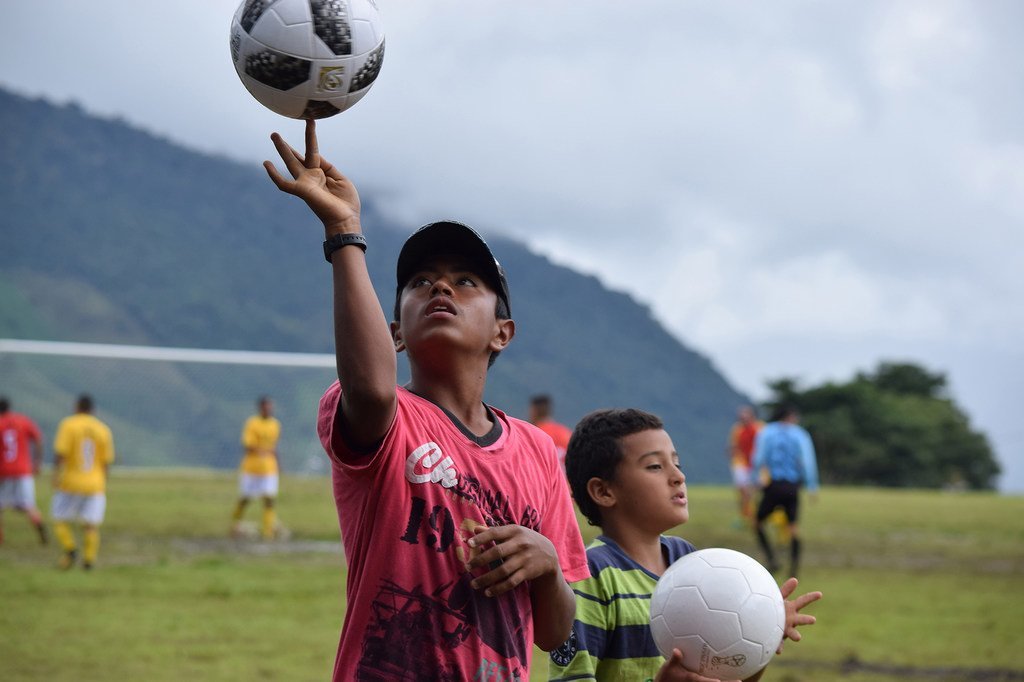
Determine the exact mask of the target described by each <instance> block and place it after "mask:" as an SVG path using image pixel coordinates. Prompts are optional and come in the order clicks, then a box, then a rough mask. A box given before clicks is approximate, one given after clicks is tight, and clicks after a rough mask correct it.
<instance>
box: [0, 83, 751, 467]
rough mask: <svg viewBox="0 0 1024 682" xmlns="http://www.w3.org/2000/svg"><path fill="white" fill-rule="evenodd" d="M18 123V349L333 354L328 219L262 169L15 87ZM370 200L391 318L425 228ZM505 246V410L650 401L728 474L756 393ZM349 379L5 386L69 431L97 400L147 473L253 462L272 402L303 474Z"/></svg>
mask: <svg viewBox="0 0 1024 682" xmlns="http://www.w3.org/2000/svg"><path fill="white" fill-rule="evenodd" d="M0 126H2V129H3V130H4V135H3V137H2V139H0V146H2V154H0V173H2V177H3V178H4V182H3V183H0V206H2V208H3V243H4V248H3V249H0V338H17V339H43V340H53V341H77V342H95V343H113V344H137V345H155V346H176V347H187V348H214V349H245V350H262V351H287V352H295V351H301V352H310V353H330V352H331V350H332V348H331V344H332V332H331V317H330V311H331V308H330V304H331V300H330V277H329V274H328V269H327V265H326V264H325V263H324V262H323V255H322V253H321V251H320V242H321V240H322V236H321V232H320V228H319V225H318V224H317V223H316V221H315V220H314V219H313V218H311V216H310V215H309V214H308V213H307V210H306V208H305V207H304V206H302V205H301V203H300V202H298V201H296V200H294V199H293V198H292V197H288V196H285V195H283V194H281V193H279V192H277V191H275V190H274V189H273V187H272V186H271V185H270V183H269V181H268V180H267V178H266V176H265V173H264V171H263V169H262V168H260V167H259V165H257V164H252V165H250V164H244V165H243V164H240V163H238V162H235V161H232V160H229V159H226V158H220V157H215V156H211V155H207V154H201V153H197V152H195V151H191V150H188V149H185V148H182V147H181V146H178V145H176V144H173V143H171V142H169V141H167V140H164V139H161V138H159V137H157V136H154V135H152V134H150V133H148V132H145V131H143V130H140V129H138V128H136V127H133V126H131V125H128V124H127V123H125V122H124V121H120V120H108V119H102V118H97V117H95V116H91V115H88V114H87V113H85V112H83V111H82V110H81V109H80V108H79V107H77V106H76V105H74V104H70V105H65V106H56V105H53V104H51V103H48V102H46V101H43V100H32V99H26V98H24V97H21V96H18V95H16V94H13V93H11V92H8V91H4V90H0ZM363 200H364V217H363V223H364V229H365V230H366V232H367V238H368V240H369V242H370V248H369V251H368V252H367V257H368V261H369V267H370V271H371V272H372V273H373V275H374V284H375V286H376V289H377V291H378V292H379V293H380V295H381V299H382V305H383V306H384V310H385V311H386V312H387V313H389V314H390V311H391V308H392V305H393V296H394V282H393V277H394V275H393V272H394V262H395V259H396V257H397V253H398V249H399V247H400V245H401V243H402V241H403V239H404V237H405V236H406V235H408V234H409V233H410V232H411V231H412V230H413V229H415V227H416V226H415V225H406V224H395V223H394V222H392V221H389V220H388V219H386V218H385V217H384V216H383V215H382V214H381V212H380V211H379V210H378V208H377V206H376V204H375V201H374V197H373V196H372V195H369V196H364V197H363ZM444 217H454V218H457V216H444ZM489 241H490V243H491V245H492V248H493V249H494V251H495V252H496V253H497V254H498V255H499V258H500V259H501V261H502V264H503V265H504V266H505V268H506V270H507V271H508V275H509V280H510V284H511V288H512V301H513V310H514V313H515V318H516V324H517V336H516V339H515V341H514V342H513V344H512V346H511V347H510V349H509V350H507V351H506V352H505V353H503V354H502V357H501V358H500V359H499V360H498V362H497V363H496V364H495V366H494V367H493V369H492V370H491V378H490V381H489V386H488V394H487V400H488V402H491V403H493V404H495V405H497V406H499V407H502V408H503V409H505V410H506V411H508V412H509V413H511V414H513V415H516V416H525V413H526V405H527V402H528V399H529V396H530V395H531V394H533V393H537V392H546V393H550V394H551V395H552V396H553V397H554V399H555V404H556V416H557V417H558V418H559V419H560V420H561V421H563V422H566V423H569V424H570V425H571V424H572V423H573V422H574V421H575V420H576V419H578V418H579V417H581V416H582V415H583V414H585V413H587V412H589V411H590V410H593V409H596V408H600V407H610V406H637V407H641V408H644V409H648V410H651V411H653V412H655V413H657V414H659V415H661V416H662V418H663V419H664V420H665V422H666V425H667V428H668V429H669V432H670V433H671V434H672V436H673V439H674V441H675V444H676V447H677V448H678V449H679V450H680V453H681V454H682V456H683V460H684V469H685V470H686V472H687V475H688V476H689V477H690V479H691V480H692V481H700V482H711V481H716V482H721V481H725V480H727V466H726V464H727V463H726V461H725V458H724V456H723V447H724V441H725V437H726V432H727V430H728V428H729V425H730V423H731V421H732V417H733V415H734V413H735V408H736V406H737V405H738V404H739V403H740V402H742V401H744V397H743V396H741V395H740V394H738V393H737V392H736V391H735V390H734V389H733V388H731V387H730V386H729V385H728V384H727V382H726V381H725V380H724V379H723V378H722V376H721V375H720V374H719V373H718V372H717V371H716V370H715V369H714V367H713V366H712V364H711V362H710V361H709V360H708V359H707V358H705V357H703V356H701V355H699V354H698V353H696V352H694V351H693V350H691V349H688V348H686V347H685V346H684V345H682V344H681V343H680V342H679V341H678V340H676V339H674V338H673V337H672V336H671V335H670V334H668V333H667V332H666V331H665V330H664V329H663V328H662V327H661V326H660V325H659V324H658V323H657V322H656V321H655V320H654V318H653V317H652V315H651V312H650V311H649V310H648V309H647V308H645V307H644V306H642V305H640V304H638V303H637V302H636V301H634V300H633V299H631V298H630V297H629V296H626V295H624V294H621V293H617V292H613V291H609V290H608V289H606V288H605V287H603V286H602V285H601V284H600V283H599V282H598V281H597V280H596V279H595V278H593V277H588V276H584V275H581V274H579V273H577V272H574V271H572V270H570V269H567V268H564V267H560V266H557V265H554V264H553V263H551V262H550V261H549V260H547V259H546V258H544V257H542V256H538V255H536V254H534V253H532V252H530V251H529V250H528V249H527V248H526V247H525V246H524V245H522V244H520V243H518V242H515V241H511V240H508V239H504V238H498V237H494V238H491V239H489ZM400 366H402V367H403V371H404V363H400ZM332 377H333V372H332V370H330V369H291V368H276V367H272V368H266V367H260V368H250V367H242V366H238V365H234V366H220V365H200V364H196V363H152V362H146V361H140V360H119V361H115V360H104V359H93V360H83V359H69V358H62V357H56V356H27V355H20V354H14V353H0V391H3V392H4V393H6V394H8V395H9V396H10V397H11V398H12V400H13V403H14V407H15V409H17V410H22V411H25V412H28V413H29V414H32V415H33V416H35V417H36V418H37V420H38V421H39V422H40V425H41V426H43V427H44V429H45V430H46V431H47V433H49V434H52V433H53V429H54V427H55V425H56V421H57V420H58V419H59V418H60V417H61V416H63V415H64V414H66V413H67V412H68V411H70V409H71V406H72V401H73V397H74V395H75V394H77V393H78V392H81V391H88V392H91V393H92V394H93V395H94V396H95V398H96V400H97V405H98V412H99V414H100V416H101V417H103V418H105V419H106V420H108V421H109V422H110V423H111V425H112V427H113V428H114V432H115V437H116V438H117V441H118V450H119V456H120V459H121V462H122V463H127V464H144V465H180V464H189V465H192V464H202V465H212V466H218V467H226V466H233V465H234V464H235V462H236V460H237V457H238V445H237V442H238V432H239V430H240V428H241V423H242V420H243V419H244V418H245V416H247V415H248V414H249V413H250V412H251V411H252V407H253V402H254V400H255V398H256V396H257V395H259V394H262V393H268V394H271V395H272V396H274V398H275V400H276V402H277V406H278V410H277V411H278V414H279V416H280V417H281V419H282V422H283V423H284V426H285V434H284V440H283V445H282V453H283V460H284V464H285V466H286V467H288V466H291V467H293V468H307V467H309V466H311V465H310V464H309V463H310V462H314V461H317V453H316V449H317V448H316V441H315V434H314V430H313V429H314V427H313V424H314V418H315V410H316V400H317V399H318V397H319V394H320V392H322V390H323V388H324V387H325V385H326V384H327V383H328V382H329V381H330V380H331V379H332ZM403 379H404V377H403Z"/></svg>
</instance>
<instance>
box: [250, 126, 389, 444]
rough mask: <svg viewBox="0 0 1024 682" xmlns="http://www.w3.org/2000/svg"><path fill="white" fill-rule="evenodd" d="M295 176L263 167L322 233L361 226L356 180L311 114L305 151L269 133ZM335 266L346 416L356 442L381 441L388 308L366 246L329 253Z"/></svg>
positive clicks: (336, 343)
mask: <svg viewBox="0 0 1024 682" xmlns="http://www.w3.org/2000/svg"><path fill="white" fill-rule="evenodd" d="M270 137H271V140H273V142H274V146H275V147H276V148H277V152H278V154H280V156H281V161H282V162H283V163H284V165H285V168H287V170H288V172H289V173H290V174H291V176H292V179H291V180H289V179H287V178H285V177H284V176H283V175H282V174H281V173H280V172H278V170H277V169H276V168H275V167H274V164H272V163H271V162H270V161H265V162H264V164H263V165H264V167H265V168H266V170H267V173H268V174H269V175H270V179H271V180H273V182H274V184H275V185H277V188H278V189H280V190H281V191H282V192H287V193H288V194H292V195H294V196H297V197H299V198H300V199H302V200H303V201H305V202H306V205H307V206H309V208H310V210H312V211H313V213H314V214H315V215H316V216H317V217H318V218H319V219H320V221H321V222H322V223H323V226H324V236H325V238H329V237H332V236H334V235H337V234H361V233H362V226H361V224H360V221H359V209H360V204H359V193H358V192H357V191H356V188H355V185H353V184H352V182H351V181H349V179H348V178H346V177H345V176H344V175H342V174H341V172H340V171H339V170H338V169H337V168H336V167H335V166H333V165H332V164H331V163H329V162H328V161H327V160H326V159H324V158H323V157H321V156H320V151H319V148H318V143H317V137H316V125H315V123H314V122H313V121H312V120H308V121H306V140H305V142H306V149H305V154H299V152H297V151H296V150H295V149H293V148H292V147H291V146H289V145H288V143H286V142H285V141H284V139H283V138H282V137H281V136H280V135H278V134H277V133H274V134H273V135H271V136H270ZM331 267H332V268H333V274H334V349H335V358H336V361H337V369H338V379H339V381H340V382H341V388H342V397H341V417H342V419H343V421H344V427H345V434H346V436H347V439H348V441H349V442H350V444H351V445H352V446H354V447H363V446H370V445H373V444H375V443H377V442H378V441H379V440H380V439H381V438H382V437H383V436H384V434H385V433H386V432H387V429H388V428H389V427H390V425H391V421H392V419H393V417H394V414H395V406H396V404H397V398H396V396H395V382H396V381H397V360H396V357H395V348H394V345H393V342H392V339H391V332H390V330H389V328H388V324H387V320H386V319H385V318H384V312H383V310H381V307H380V302H379V301H378V300H377V294H376V293H375V292H374V290H373V284H372V283H371V281H370V275H369V272H368V271H367V268H366V258H365V256H364V254H363V251H362V250H361V249H359V248H358V247H356V246H345V247H343V248H340V249H338V250H337V251H335V252H334V254H333V255H332V258H331Z"/></svg>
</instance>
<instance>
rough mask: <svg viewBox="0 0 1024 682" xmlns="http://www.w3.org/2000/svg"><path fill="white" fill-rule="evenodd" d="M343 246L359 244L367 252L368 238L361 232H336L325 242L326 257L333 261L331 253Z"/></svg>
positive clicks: (328, 260)
mask: <svg viewBox="0 0 1024 682" xmlns="http://www.w3.org/2000/svg"><path fill="white" fill-rule="evenodd" d="M343 246H358V247H359V248H360V249H362V250H363V252H364V253H365V252H366V238H365V237H363V235H361V234H335V235H331V236H330V237H329V238H328V239H327V241H325V242H324V258H325V259H326V260H327V262H328V263H330V262H331V254H333V253H334V252H335V251H337V250H338V249H340V248H341V247H343Z"/></svg>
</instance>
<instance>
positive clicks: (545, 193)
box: [0, 0, 1024, 492]
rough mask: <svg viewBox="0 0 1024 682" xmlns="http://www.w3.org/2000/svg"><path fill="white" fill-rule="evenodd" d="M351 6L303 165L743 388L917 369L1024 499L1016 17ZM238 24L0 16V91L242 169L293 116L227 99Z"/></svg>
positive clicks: (58, 3) (933, 12)
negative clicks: (373, 16)
mask: <svg viewBox="0 0 1024 682" xmlns="http://www.w3.org/2000/svg"><path fill="white" fill-rule="evenodd" d="M377 1H378V4H379V5H380V8H381V13H382V16H383V20H384V25H385V30H386V33H387V55H386V57H385V60H384V68H383V70H382V72H381V75H380V78H379V79H378V81H377V83H376V84H375V85H374V87H373V89H372V90H371V92H370V93H369V94H368V95H367V97H366V98H365V99H364V100H363V101H362V102H360V103H359V104H358V105H357V106H356V107H355V108H353V109H351V110H349V111H347V112H345V113H344V114H341V115H339V116H336V117H334V118H331V119H328V120H326V121H324V122H323V123H322V126H321V137H322V141H321V150H322V151H323V152H324V154H325V156H327V157H328V158H330V159H332V160H333V161H334V162H336V163H338V164H339V165H340V166H341V167H342V168H344V169H345V170H346V172H348V174H349V175H350V176H351V177H352V178H353V179H354V180H355V181H356V183H357V184H358V185H360V186H362V187H364V188H365V189H366V190H368V191H369V190H375V191H376V192H379V193H384V195H385V196H388V197H390V198H391V199H390V203H389V207H390V210H392V211H394V212H395V214H396V216H398V217H402V218H405V219H408V220H409V221H410V222H411V223H419V222H424V221H426V220H427V219H432V218H436V217H439V216H447V217H458V218H461V219H464V220H466V221H468V222H470V223H472V224H475V225H477V226H478V227H479V228H480V229H481V230H482V231H484V232H485V233H499V232H501V233H506V234H509V235H511V236H514V237H517V238H519V239H521V240H523V241H525V242H527V243H528V244H530V245H531V246H532V247H533V248H534V249H535V250H536V251H537V252H540V253H543V254H545V255H547V256H548V257H550V258H551V259H553V260H555V261H556V262H559V263H563V264H567V265H570V266H572V267H575V268H577V269H580V270H583V271H585V272H588V273H592V274H595V275H597V276H598V277H600V278H601V279H602V280H603V281H604V282H605V283H606V284H608V285H609V286H612V287H614V288H616V289H619V290H623V291H627V292H629V293H631V294H632V295H633V296H634V297H635V298H637V299H638V300H640V301H643V302H645V303H647V304H648V305H650V306H651V308H652V309H653V310H654V312H655V314H656V315H657V317H658V318H659V319H660V320H662V321H663V322H664V324H665V325H666V326H667V327H668V328H669V329H670V330H671V331H673V332H674V333H675V334H677V335H678V336H679V337H680V338H681V339H682V340H683V341H684V342H685V343H687V344H688V345H690V346H691V347H695V348H697V349H698V350H700V351H701V352H703V353H704V354H706V355H708V356H710V357H711V358H712V359H713V361H714V363H715V364H716V366H717V367H718V368H719V369H720V370H721V371H722V372H723V373H724V374H725V375H726V376H727V377H728V379H729V380H730V381H731V382H732V383H733V384H734V385H736V386H737V387H738V388H740V389H741V390H743V391H746V392H747V393H749V394H751V395H752V396H753V397H755V398H763V397H765V388H764V382H765V380H767V379H771V378H777V377H781V376H790V377H797V378H799V379H800V380H801V381H803V382H804V383H805V384H813V383H816V382H819V381H822V380H825V379H836V380H846V379H848V378H850V377H851V376H852V375H853V373H854V372H855V371H857V370H871V369H873V368H874V367H875V365H876V364H877V363H878V362H879V361H880V360H910V361H915V362H919V363H922V364H924V365H925V366H927V367H928V368H929V369H931V370H933V371H940V372H944V373H945V374H946V375H947V376H948V378H949V381H950V386H951V389H952V394H953V397H954V398H955V399H957V400H958V401H959V402H960V403H961V404H962V405H963V406H964V408H965V409H966V410H967V411H968V413H969V415H970V417H971V418H972V420H973V423H974V424H975V425H976V426H977V427H979V428H982V429H984V430H985V431H986V432H987V433H988V434H989V436H990V438H991V439H992V441H993V444H994V445H995V447H996V449H997V453H998V455H999V458H1000V460H1001V461H1002V463H1003V465H1004V468H1005V472H1006V475H1005V476H1004V479H1003V481H1002V487H1003V489H1005V490H1011V491H1015V492H1024V447H1022V445H1021V443H1022V441H1024V419H1022V418H1021V417H1020V416H1019V411H1018V410H1017V407H1016V402H1017V400H1020V399H1021V397H1022V395H1024V343H1022V341H1024V305H1022V299H1024V40H1022V37H1024V3H1019V2H1016V1H1015V0H964V1H943V0H927V1H914V0H885V1H872V0H846V1H836V2H820V1H810V0H803V1H798V0H774V1H772V2H729V1H722V0H699V1H698V0H694V1H685V0H632V1H631V2H628V3H624V2H621V1H616V2H611V1H608V0H586V1H585V2H584V1H582V0H579V1H577V2H569V1H568V0H520V1H519V2H515V3H509V2H497V1H488V0H377ZM236 5H237V2H235V0H179V2H176V3H173V4H171V5H168V4H167V3H149V2H139V1H138V0H104V2H101V3H95V2H94V3H82V2H76V1H73V0H50V1H48V2H46V3H35V2H19V3H12V4H11V5H10V6H9V7H6V8H5V11H4V21H3V23H2V24H0V85H3V86H5V87H8V88H12V89H14V90H16V91H18V92H20V93H23V94H29V95H45V96H47V97H48V98H50V99H52V100H55V101H59V102H63V101H67V100H69V99H70V100H75V101H77V102H78V103H80V104H81V105H82V106H83V107H84V108H85V109H86V110H88V111H90V112H94V113H98V114H103V115H117V116H120V117H122V118H124V119H126V120H127V121H129V122H131V123H133V124H136V125H139V126H141V127H144V128H146V129H149V130H151V131H153V132H156V133H158V134H161V135H163V136H166V137H168V138H170V139H172V140H174V141H175V142H179V143H182V144H185V145H187V146H189V147H192V148H194V149H198V150H202V151H208V152H215V153H220V154H225V155H228V156H230V157H232V158H235V159H238V160H241V161H244V162H251V163H257V162H259V161H261V160H262V159H264V158H270V157H271V155H272V153H273V150H272V148H271V146H270V143H269V141H268V139H267V136H268V133H269V132H270V131H271V130H279V131H281V132H282V133H283V134H285V135H286V136H288V137H291V138H292V139H294V140H295V141H300V140H301V123H300V122H296V121H291V120H288V119H283V118H281V117H279V116H277V115H275V114H273V113H270V112H269V111H267V110H265V109H263V108H262V107H261V106H260V105H259V104H257V103H256V102H255V100H253V99H252V98H251V97H250V96H249V94H248V93H247V92H246V91H245V90H244V89H243V87H242V85H241V84H240V82H239V81H238V78H237V77H236V75H235V72H234V69H233V67H232V65H231V62H230V58H229V51H228V28H229V25H230V20H231V16H232V14H233V13H234V10H235V7H236ZM365 229H366V230H367V232H372V230H373V226H372V225H368V226H365Z"/></svg>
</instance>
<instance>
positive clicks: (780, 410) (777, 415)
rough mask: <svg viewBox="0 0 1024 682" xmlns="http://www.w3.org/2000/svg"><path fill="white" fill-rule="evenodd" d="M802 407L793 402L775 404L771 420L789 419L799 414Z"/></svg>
mask: <svg viewBox="0 0 1024 682" xmlns="http://www.w3.org/2000/svg"><path fill="white" fill-rule="evenodd" d="M799 414H800V409H799V408H798V407H797V406H796V405H794V404H793V403H780V404H778V405H776V406H775V410H774V411H773V412H772V416H771V419H769V421H773V422H779V421H782V420H783V419H788V418H790V417H792V416H793V415H799Z"/></svg>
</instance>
